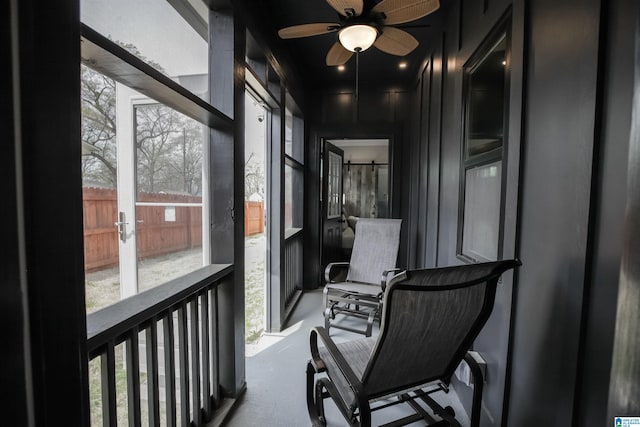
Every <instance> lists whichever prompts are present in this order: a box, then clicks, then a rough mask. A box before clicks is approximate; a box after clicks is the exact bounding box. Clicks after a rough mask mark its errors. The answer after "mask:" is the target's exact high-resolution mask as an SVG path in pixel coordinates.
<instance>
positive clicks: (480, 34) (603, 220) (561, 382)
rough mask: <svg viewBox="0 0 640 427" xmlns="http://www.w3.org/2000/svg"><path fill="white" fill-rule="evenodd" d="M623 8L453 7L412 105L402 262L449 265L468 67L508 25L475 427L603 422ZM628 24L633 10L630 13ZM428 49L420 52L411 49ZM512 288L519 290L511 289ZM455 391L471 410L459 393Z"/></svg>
mask: <svg viewBox="0 0 640 427" xmlns="http://www.w3.org/2000/svg"><path fill="white" fill-rule="evenodd" d="M632 3H633V2H625V1H623V0H616V1H611V2H602V3H601V2H600V1H599V0H585V1H582V0H568V1H563V2H556V1H553V0H533V1H527V2H525V1H514V2H509V1H502V0H485V1H453V2H452V3H451V4H450V7H449V13H448V16H447V18H446V20H445V21H444V22H443V26H442V28H440V31H439V33H438V36H437V37H434V39H433V40H429V41H426V42H428V43H430V46H431V48H430V54H429V56H428V57H427V60H426V66H425V68H424V69H423V70H422V72H421V73H420V75H419V76H418V85H417V87H416V89H415V93H414V96H415V97H416V98H417V101H416V102H417V104H419V107H418V108H419V111H420V114H419V117H418V118H417V121H415V122H414V123H412V129H413V131H412V132H411V133H410V134H411V135H413V137H414V138H415V140H414V141H413V142H412V144H411V148H410V150H411V154H410V156H409V158H410V159H412V161H413V164H412V166H411V175H410V178H409V180H410V183H409V188H410V189H411V196H410V203H409V206H408V208H407V209H406V211H405V212H407V213H408V215H409V217H408V219H409V222H410V223H409V225H408V228H409V229H410V230H412V231H413V232H412V233H411V235H410V236H409V239H408V240H407V241H405V242H404V244H405V245H406V246H407V248H408V252H409V253H408V260H409V265H410V266H411V267H415V268H422V267H434V266H447V265H453V264H459V263H461V262H462V261H461V260H460V259H459V258H458V256H457V253H456V252H457V233H458V209H459V200H460V194H459V193H460V176H461V169H460V161H461V160H460V159H461V149H462V132H463V65H464V64H465V62H466V61H467V60H468V59H469V57H470V56H471V55H472V54H473V52H474V51H475V50H476V49H477V48H478V47H479V46H480V45H481V43H482V40H483V39H484V38H485V37H486V36H487V34H489V32H490V31H491V29H492V28H493V27H494V26H495V25H496V24H497V23H498V22H499V20H500V18H501V17H502V16H504V14H505V13H510V14H511V28H512V34H511V58H510V73H509V78H510V80H509V81H510V83H509V89H510V93H509V110H508V140H507V141H506V142H505V145H506V155H507V157H506V164H507V168H508V171H507V184H506V189H505V191H504V193H503V197H505V198H506V202H505V212H504V217H505V219H504V224H503V227H504V237H503V242H502V243H503V248H504V251H503V257H505V258H509V257H512V256H517V257H518V258H520V259H521V260H522V262H523V266H522V267H521V268H520V269H519V270H518V271H517V273H516V277H515V278H512V277H511V276H507V277H505V278H504V280H503V284H502V285H501V287H500V288H499V291H498V295H497V300H496V307H495V309H494V313H493V315H492V318H491V319H490V321H489V323H488V324H487V327H486V328H485V331H483V333H482V335H481V336H480V337H479V339H478V340H477V341H476V343H475V348H476V349H478V350H479V351H481V352H482V353H483V355H484V357H485V359H487V361H488V364H489V367H488V374H487V383H486V385H485V386H486V388H485V397H484V402H483V418H482V425H484V426H498V425H503V426H518V427H520V426H539V425H545V426H564V425H576V423H578V424H579V425H587V426H594V427H595V426H601V425H606V424H605V423H607V422H609V421H610V420H608V419H607V396H608V392H609V375H610V369H611V351H612V346H613V334H614V329H615V320H616V305H615V303H616V297H617V289H618V279H619V268H620V257H621V250H622V223H623V218H624V206H625V201H626V199H625V188H626V170H627V164H626V157H627V152H628V145H629V129H630V114H631V93H632V70H633V69H632V65H633V63H632V58H633V30H634V19H635V16H636V15H637V12H636V11H635V9H634V8H636V7H637V5H632ZM634 12H636V13H635V14H634ZM421 42H422V41H421ZM512 279H513V280H512ZM456 390H457V391H458V393H459V394H460V395H461V398H462V400H463V402H464V403H465V404H466V405H468V404H469V392H470V389H467V388H466V387H465V386H464V385H462V384H459V383H457V388H456Z"/></svg>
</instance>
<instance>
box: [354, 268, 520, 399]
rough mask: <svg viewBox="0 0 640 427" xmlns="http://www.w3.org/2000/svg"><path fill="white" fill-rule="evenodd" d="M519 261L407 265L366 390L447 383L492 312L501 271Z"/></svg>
mask: <svg viewBox="0 0 640 427" xmlns="http://www.w3.org/2000/svg"><path fill="white" fill-rule="evenodd" d="M518 263H519V262H518V261H499V262H493V263H483V264H472V265H465V266H460V267H449V268H439V269H430V270H416V271H408V272H407V278H406V280H403V281H400V282H396V283H392V284H391V285H390V286H389V287H388V288H387V291H386V293H385V299H384V304H383V307H384V308H383V310H384V311H383V317H382V325H381V328H380V335H379V336H378V340H377V342H376V345H375V347H374V349H373V351H372V354H371V358H370V360H369V363H368V365H367V368H366V370H365V373H364V376H363V384H364V386H365V389H366V391H367V393H369V395H370V396H376V395H377V396H382V395H385V394H388V393H391V392H394V391H398V390H404V389H408V388H411V387H413V386H417V385H420V384H425V383H427V382H430V381H434V380H442V381H444V382H447V383H448V382H449V380H450V378H451V375H452V374H453V372H454V370H455V368H456V367H457V366H458V364H459V363H460V362H461V361H462V359H463V358H464V355H465V353H466V352H467V350H468V349H469V348H470V347H471V344H472V342H473V340H474V339H475V338H476V336H477V335H478V333H479V332H480V330H481V329H482V327H483V326H484V324H485V322H486V320H487V319H488V317H489V314H490V313H491V310H492V308H493V302H494V299H495V291H496V285H497V282H498V279H499V277H500V275H501V274H502V273H503V272H504V271H506V270H508V269H510V268H513V267H515V266H516V265H518Z"/></svg>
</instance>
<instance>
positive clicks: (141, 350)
mask: <svg viewBox="0 0 640 427" xmlns="http://www.w3.org/2000/svg"><path fill="white" fill-rule="evenodd" d="M231 272H232V266H230V265H210V266H207V267H204V268H202V269H200V270H197V271H195V272H192V273H189V274H187V275H185V276H183V277H181V278H178V279H175V280H172V281H170V282H168V283H166V284H164V285H161V286H159V287H157V288H153V289H150V290H148V291H146V292H143V293H140V294H138V295H135V296H133V297H131V298H128V299H125V300H123V301H120V302H118V303H116V304H114V305H112V306H109V307H106V308H104V309H102V310H99V311H97V312H95V313H92V314H90V315H88V316H87V347H88V353H89V360H90V366H91V365H92V364H93V365H94V366H96V369H97V370H99V376H98V378H99V380H98V381H97V382H99V384H93V388H95V390H94V391H93V393H92V395H93V396H92V405H94V404H96V405H100V404H101V410H98V411H97V414H96V413H95V412H96V411H93V412H94V413H93V416H92V425H96V424H98V425H99V424H102V425H103V426H116V425H118V424H119V423H118V418H120V421H121V422H120V425H122V424H123V423H124V424H128V425H129V426H135V427H137V426H140V425H142V424H143V422H142V421H143V419H144V421H148V425H161V424H162V425H166V426H168V427H173V426H177V425H180V426H202V425H204V424H205V423H206V422H208V421H209V420H211V419H212V417H213V414H214V411H215V408H216V407H217V404H218V403H219V399H220V390H219V389H220V387H219V380H218V360H219V358H218V346H217V336H218V324H217V313H218V299H217V285H218V283H219V282H220V281H222V280H223V279H224V278H225V277H227V276H228V275H229V274H230V273H231ZM116 360H119V361H120V362H119V363H117V362H116ZM125 377H126V379H125ZM95 394H99V397H98V396H95ZM95 418H101V421H100V420H96V419H95ZM161 419H162V422H161ZM144 424H147V423H146V422H145V423H144Z"/></svg>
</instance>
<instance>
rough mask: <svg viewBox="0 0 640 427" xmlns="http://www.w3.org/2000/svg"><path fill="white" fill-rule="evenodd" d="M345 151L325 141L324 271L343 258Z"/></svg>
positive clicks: (323, 199) (323, 156) (323, 182)
mask: <svg viewBox="0 0 640 427" xmlns="http://www.w3.org/2000/svg"><path fill="white" fill-rule="evenodd" d="M343 158H344V152H343V151H342V150H341V149H340V148H338V147H336V146H335V145H333V144H331V143H329V142H327V141H324V143H323V149H322V179H321V182H322V200H321V203H320V208H321V210H322V243H321V245H322V247H321V250H322V258H321V259H322V271H324V267H325V266H326V265H327V264H328V263H330V262H334V261H340V260H342V257H343V254H342V163H343Z"/></svg>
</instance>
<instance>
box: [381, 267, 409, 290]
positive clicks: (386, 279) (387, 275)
mask: <svg viewBox="0 0 640 427" xmlns="http://www.w3.org/2000/svg"><path fill="white" fill-rule="evenodd" d="M402 271H405V270H403V269H401V268H392V269H390V270H385V271H383V272H382V280H381V281H380V285H381V286H382V291H384V290H385V289H386V288H387V284H388V283H389V282H390V281H391V280H393V278H394V277H396V276H398V275H399V274H398V273H400V272H402ZM391 273H393V274H391ZM403 278H404V276H403Z"/></svg>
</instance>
